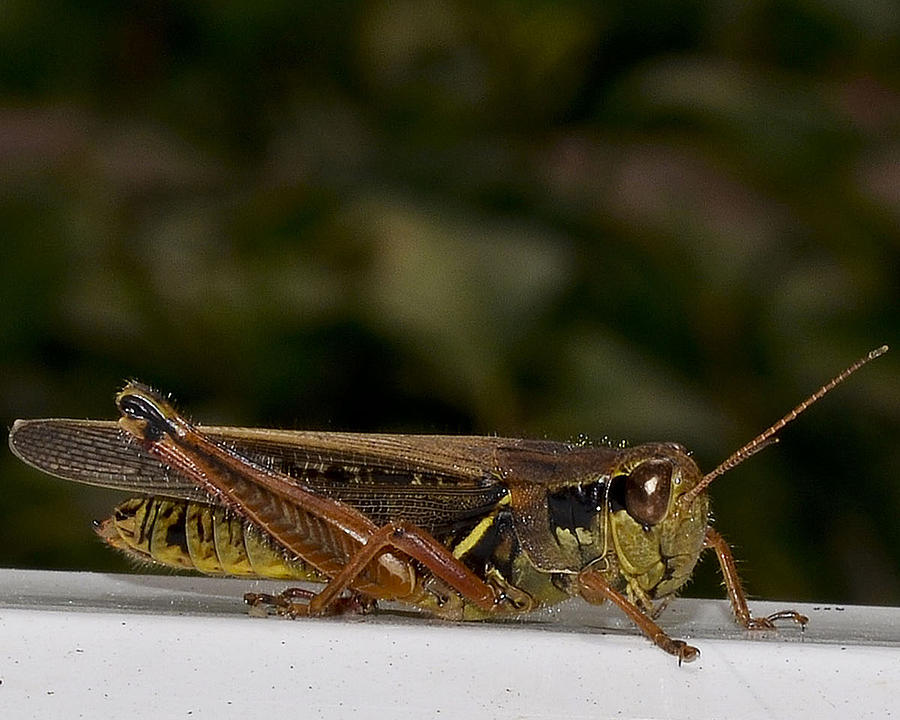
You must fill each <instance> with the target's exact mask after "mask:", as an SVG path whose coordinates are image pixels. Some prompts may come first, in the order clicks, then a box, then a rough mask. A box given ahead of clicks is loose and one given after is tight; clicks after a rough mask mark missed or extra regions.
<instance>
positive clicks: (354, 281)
mask: <svg viewBox="0 0 900 720" xmlns="http://www.w3.org/2000/svg"><path fill="white" fill-rule="evenodd" d="M898 260H900V9H898V7H897V5H896V4H895V3H893V2H890V1H888V0H870V1H868V2H861V3H848V2H843V3H835V2H828V1H827V0H804V1H803V2H800V1H796V2H760V1H750V2H740V3H729V2H725V3H722V2H700V1H694V2H686V1H675V2H659V1H655V2H654V1H644V2H640V1H639V2H605V3H594V2H541V1H539V0H537V1H532V2H510V1H507V2H483V3H469V2H441V1H439V0H435V1H428V2H367V3H361V2H335V3H302V2H296V1H291V2H286V1H279V0H270V1H269V2H259V3H255V4H251V3H238V2H219V3H204V2H198V3H185V2H166V1H163V0H157V1H149V0H148V1H145V2H126V3H122V2H102V1H100V2H97V1H95V2H82V3H74V2H65V1H64V0H58V1H57V2H52V1H44V2H42V1H40V0H37V1H36V0H29V1H28V2H24V1H23V0H7V1H6V2H4V3H3V9H2V11H0V421H2V423H3V424H4V425H5V426H6V427H9V425H10V424H11V423H12V421H13V420H14V419H15V418H16V417H48V416H51V417H52V416H69V417H97V418H113V417H115V411H114V407H113V402H112V398H113V394H114V392H115V391H116V389H117V388H119V387H120V386H121V384H122V382H123V380H124V379H125V378H129V377H137V378H140V379H142V380H144V381H146V382H149V383H152V384H154V385H156V386H158V387H160V388H162V389H164V390H167V391H171V392H172V393H173V394H174V395H175V397H176V398H177V399H178V400H179V401H180V404H181V406H182V407H183V408H184V409H185V410H186V411H188V412H189V413H190V414H191V415H192V416H193V417H194V418H195V419H196V420H198V421H202V422H206V423H218V424H235V425H267V426H281V427H295V428H315V429H343V430H358V431H417V432H441V433H457V432H459V433H479V434H489V433H500V434H506V435H516V436H529V437H547V438H553V439H561V440H566V439H571V438H575V437H578V436H579V435H582V434H583V435H586V436H588V437H589V438H592V439H594V440H597V441H599V440H600V439H601V438H603V437H604V436H609V437H610V438H611V439H612V440H613V441H618V440H620V439H627V440H628V441H629V442H634V443H637V442H642V441H647V440H677V441H680V442H682V443H684V444H685V445H687V446H688V447H689V448H691V449H693V450H694V452H695V457H696V458H697V460H698V462H699V464H700V465H701V467H703V468H705V469H711V468H712V467H713V466H714V465H715V464H717V463H718V462H719V461H721V460H723V459H724V458H725V456H726V455H728V454H729V453H731V452H732V451H733V450H734V449H736V448H737V447H738V446H740V445H741V444H743V443H744V442H746V441H747V440H749V439H750V438H751V437H753V436H754V435H755V434H756V433H758V432H759V431H761V430H762V429H764V428H765V427H766V426H767V425H769V424H770V423H771V422H773V421H774V420H776V419H777V418H778V417H780V416H781V415H782V414H783V413H785V412H786V411H787V410H788V409H789V408H791V407H793V405H794V404H796V403H797V402H798V401H799V400H800V399H802V398H803V397H805V396H806V395H807V394H808V393H810V392H812V391H813V390H814V389H815V388H817V387H818V386H819V385H820V384H821V383H822V382H824V381H825V380H827V379H828V378H829V377H830V376H831V375H833V374H835V373H836V372H837V371H839V370H840V369H841V368H843V367H844V366H846V365H847V364H849V363H850V362H852V361H853V360H854V359H856V358H857V357H859V356H860V355H862V354H864V353H865V352H866V351H868V350H869V349H871V348H872V347H876V346H878V345H880V344H882V343H885V342H886V343H890V344H895V345H896V344H898V339H900V338H898V307H900V305H898V299H900V271H898V269H900V262H898ZM898 351H900V347H898V348H896V349H895V351H894V352H893V353H889V354H888V355H887V356H886V357H885V358H883V359H881V360H879V361H877V362H876V363H874V364H873V365H872V366H871V367H870V368H867V369H866V370H865V371H863V372H862V373H860V374H859V375H858V376H856V377H855V378H854V379H853V380H852V381H851V382H850V383H849V384H848V385H846V386H844V387H842V388H840V389H839V390H838V391H836V392H835V393H834V394H833V395H831V396H829V397H828V398H827V399H826V400H825V401H823V402H822V403H820V404H819V405H818V406H816V407H815V408H814V409H813V410H811V411H809V412H808V413H807V414H806V415H805V416H804V417H803V419H802V420H801V421H799V422H797V423H795V424H794V425H792V426H791V427H790V428H788V429H787V430H785V431H784V432H783V433H782V443H781V444H780V445H778V446H776V447H774V448H770V449H767V450H766V451H765V452H764V453H762V454H761V455H759V456H757V457H755V458H753V459H752V460H751V461H749V462H748V463H746V464H745V465H744V466H742V467H741V468H740V469H738V470H735V471H733V472H732V473H731V474H730V475H728V476H726V477H725V478H723V479H721V480H720V481H718V482H717V484H716V485H715V486H714V487H713V492H712V495H713V499H714V508H715V512H716V522H717V527H718V528H719V529H720V530H721V531H722V533H723V534H724V535H725V536H726V537H727V538H728V539H729V540H731V541H732V542H734V543H735V545H736V546H737V547H736V552H737V555H738V557H739V558H741V559H742V560H743V561H744V562H743V564H742V568H743V570H744V573H745V575H746V578H747V582H748V585H749V588H750V590H751V592H752V593H753V594H755V595H757V596H766V597H773V598H784V599H796V600H812V601H828V602H844V603H892V604H898V603H900V483H898V477H897V471H898V468H900V454H898V444H897V436H898V429H900V383H898V380H900V353H898ZM0 490H2V492H0V566H5V567H33V568H37V567H41V568H79V569H94V570H110V569H112V570H120V571H121V570H125V569H127V568H128V563H127V562H125V561H124V560H121V559H120V558H118V557H117V556H116V555H115V554H113V553H112V552H110V551H107V550H106V549H105V548H104V547H102V546H101V544H100V542H99V540H97V539H96V538H95V537H94V535H93V533H92V532H91V527H90V521H91V520H92V519H94V518H100V517H103V516H104V515H105V514H106V513H107V512H108V511H109V509H110V508H111V507H112V506H113V504H114V503H115V502H117V501H118V500H119V499H120V498H119V496H117V495H115V494H114V493H109V492H104V491H102V490H95V489H91V488H83V487H78V486H74V485H68V484H66V483H64V482H61V481H58V480H54V479H51V478H47V477H44V476H43V475H41V474H39V473H37V472H35V471H32V470H30V469H28V468H26V467H25V466H23V465H22V464H20V463H18V462H17V461H16V460H15V459H14V458H13V457H12V455H11V454H10V453H9V452H8V451H7V450H5V449H4V451H3V452H2V453H0ZM714 566H715V563H714V562H713V561H712V559H711V558H709V559H707V562H706V563H704V567H703V569H702V570H701V571H700V572H699V579H698V580H697V582H696V583H695V585H694V586H693V587H692V588H689V590H688V593H689V594H708V595H715V596H721V589H720V588H719V587H718V583H719V580H718V578H717V576H716V574H715V572H714V570H715V568H714Z"/></svg>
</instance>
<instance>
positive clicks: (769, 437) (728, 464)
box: [681, 345, 888, 505]
mask: <svg viewBox="0 0 900 720" xmlns="http://www.w3.org/2000/svg"><path fill="white" fill-rule="evenodd" d="M887 351H888V346H887V345H882V346H881V347H880V348H876V349H875V350H872V352H870V353H869V354H868V355H865V356H864V357H861V358H860V359H859V360H857V361H856V362H855V363H853V364H852V365H851V366H850V367H848V368H847V369H846V370H844V372H842V373H841V374H840V375H837V376H835V377H833V378H832V379H831V380H829V381H828V382H827V383H825V384H824V385H823V386H822V387H820V388H819V389H818V390H816V392H814V393H813V394H812V395H810V396H809V397H808V398H806V400H804V401H803V402H802V403H800V404H799V405H798V406H797V407H795V408H794V409H793V410H791V411H790V412H789V413H788V414H787V415H785V416H784V417H783V418H781V420H779V421H778V422H776V423H775V424H774V425H772V426H771V427H770V428H769V429H768V430H766V431H765V432H763V433H760V434H759V435H757V436H756V437H755V438H753V440H751V441H750V442H748V443H747V444H746V445H744V447H742V448H741V449H740V450H738V451H737V452H736V453H734V454H733V455H731V456H730V457H729V458H728V459H727V460H726V461H725V462H723V463H722V464H721V465H719V467H717V468H716V469H715V470H713V471H712V472H710V473H707V474H706V475H704V476H703V479H702V480H701V481H700V482H698V483H697V484H696V485H695V486H694V487H692V488H691V489H690V490H688V491H687V492H686V493H685V494H684V495H682V496H681V502H682V503H684V504H685V505H690V504H691V503H692V502H693V501H694V498H695V497H697V496H698V495H699V494H700V493H701V492H703V491H704V490H705V489H706V488H707V487H709V484H710V483H711V482H712V481H713V480H715V479H716V478H717V477H719V476H720V475H723V474H725V473H726V472H728V471H729V470H731V469H732V468H733V467H735V466H736V465H740V464H741V463H742V462H744V460H746V459H747V458H748V457H750V456H751V455H755V454H756V453H758V452H759V451H760V450H762V449H763V448H764V447H767V446H768V445H771V444H772V443H775V442H778V438H776V437H775V434H776V433H777V432H778V431H779V430H781V428H783V427H784V426H785V425H787V424H788V423H789V422H791V420H794V419H795V418H796V417H797V416H798V415H799V414H800V413H802V412H803V411H804V410H806V408H808V407H809V406H810V405H812V404H813V403H814V402H816V401H817V400H821V399H822V396H823V395H825V393H827V392H828V391H829V390H833V389H834V388H835V387H837V386H838V385H840V384H841V383H842V382H844V380H846V379H847V378H848V377H850V376H851V375H852V374H853V373H855V372H856V371H857V370H859V369H860V368H861V367H862V366H863V365H865V364H866V363H867V362H869V361H870V360H874V359H875V358H877V357H879V356H881V355H884V354H885V353H886V352H887Z"/></svg>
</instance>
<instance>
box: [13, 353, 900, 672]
mask: <svg viewBox="0 0 900 720" xmlns="http://www.w3.org/2000/svg"><path fill="white" fill-rule="evenodd" d="M886 351H887V346H883V347H881V348H878V349H876V350H873V351H872V352H870V353H869V354H868V355H866V356H865V357H863V358H861V359H860V360H858V361H857V362H855V363H853V364H852V365H851V366H850V367H848V368H847V369H846V370H844V371H843V372H842V373H840V374H839V375H837V376H836V377H835V378H833V379H832V380H831V381H829V382H828V383H826V384H825V385H823V386H822V387H821V388H819V390H818V391H816V392H815V393H813V394H812V395H811V396H810V397H808V398H807V399H806V400H804V401H803V402H802V403H800V404H799V405H798V406H797V407H795V408H794V409H793V410H791V411H790V412H789V413H788V414H787V415H785V416H784V417H783V418H781V419H780V420H779V421H778V422H776V423H775V424H773V425H772V426H771V427H769V428H768V429H767V430H766V431H765V432H763V433H761V434H760V435H759V436H757V437H756V438H754V439H753V440H752V441H751V442H749V443H747V444H746V445H745V446H744V447H742V448H741V449H740V450H738V451H737V452H735V453H734V454H733V455H731V456H730V457H729V458H728V459H727V460H725V461H724V462H723V463H721V464H720V465H719V466H718V467H717V468H715V469H714V470H713V471H712V472H710V473H707V474H706V475H703V474H702V473H701V472H700V470H699V468H698V467H697V465H696V463H695V462H694V461H693V460H692V459H691V457H690V455H689V454H688V452H687V450H685V448H684V447H682V446H681V445H679V444H677V443H672V442H661V443H651V444H644V445H637V446H634V447H631V448H614V447H605V446H604V447H599V446H598V447H594V446H590V445H586V444H583V443H582V444H573V443H563V442H549V441H543V440H523V439H512V438H501V437H477V436H441V435H386V434H385V435H379V434H354V433H340V432H305V431H286V430H271V429H251V428H236V427H211V426H210V427H204V426H200V425H193V424H192V423H190V422H188V421H187V420H186V419H185V418H184V417H183V416H182V415H180V414H179V413H178V412H177V411H176V410H175V408H174V407H173V405H172V404H171V402H170V401H169V400H168V399H166V398H164V397H163V396H162V395H160V394H159V393H157V392H155V391H153V390H152V389H150V388H149V387H147V386H145V385H142V384H140V383H138V382H129V383H128V384H127V385H126V386H125V388H124V389H123V390H122V391H121V392H119V393H118V395H117V396H116V404H117V406H118V409H119V412H120V418H119V420H118V421H117V422H116V421H99V420H65V419H44V420H17V421H16V422H15V424H14V426H13V428H12V431H11V433H10V437H9V443H10V447H11V448H12V451H13V452H14V453H15V454H16V455H17V456H18V457H19V458H21V459H22V460H23V461H25V462H26V463H28V464H30V465H33V466H34V467H36V468H38V469H40V470H43V471H45V472H47V473H50V474H51V475H56V476H58V477H62V478H65V479H67V480H74V481H76V482H81V483H86V484H91V485H101V486H105V487H111V488H116V489H119V490H128V491H132V492H133V493H136V494H139V495H140V497H137V498H133V499H130V500H127V501H126V502H124V503H122V504H121V505H119V506H118V507H117V508H116V510H115V513H114V515H113V516H112V517H111V518H109V519H107V520H105V521H104V522H102V523H99V524H97V531H98V533H99V534H100V536H101V537H102V538H103V539H104V540H106V541H107V542H108V543H109V544H110V545H112V546H113V547H115V548H117V549H119V550H122V551H124V552H126V553H127V554H129V555H131V556H132V557H134V558H137V559H139V560H143V561H148V562H152V563H158V564H161V565H164V566H169V567H175V568H182V569H184V568H187V569H193V570H197V571H200V572H202V573H206V574H212V575H236V576H245V577H264V578H276V579H281V580H287V581H312V582H317V583H322V584H324V588H323V589H321V590H320V591H319V592H317V593H314V592H311V591H308V590H305V589H299V588H293V589H289V590H286V591H285V592H283V593H282V594H280V595H264V594H247V595H246V596H245V600H246V602H248V603H249V604H250V605H252V606H256V607H257V608H262V609H263V610H264V611H266V610H268V609H270V608H274V609H275V611H276V612H278V613H280V614H284V615H289V616H299V615H313V616H315V615H323V614H326V613H334V612H341V611H367V610H370V609H372V608H373V607H374V606H375V603H376V602H377V601H379V600H392V601H400V602H403V603H407V604H410V605H414V606H417V607H419V608H422V609H424V610H426V611H428V612H430V613H432V614H433V615H436V616H438V617H442V618H448V619H452V620H481V619H486V618H492V617H496V616H500V615H509V614H516V613H526V612H528V611H531V610H534V609H536V608H538V607H541V606H547V605H552V604H554V603H558V602H560V601H562V600H564V599H567V598H569V597H572V596H579V597H581V598H583V599H584V600H586V601H588V602H590V603H595V604H600V603H603V602H605V601H609V602H611V603H613V604H614V605H616V606H618V607H619V608H620V609H621V610H622V611H623V612H624V613H625V614H626V615H627V616H628V617H629V618H630V619H631V620H632V621H633V622H634V624H635V625H636V626H637V627H638V628H639V629H640V630H641V631H642V632H643V633H644V634H645V635H646V636H647V637H648V638H649V639H650V640H651V641H652V642H654V643H655V644H656V645H657V646H659V647H660V648H662V649H663V650H664V651H666V652H667V653H670V654H672V655H674V656H675V657H676V658H677V659H678V662H679V664H680V663H681V662H685V661H691V660H693V659H695V658H696V657H697V655H698V654H699V650H698V649H697V648H695V647H693V646H691V645H688V644H687V643H686V642H684V641H682V640H677V639H673V638H672V637H670V636H669V635H668V634H667V633H666V632H665V631H664V630H663V629H662V628H661V627H660V626H659V625H657V623H656V621H655V618H656V615H657V614H658V613H659V611H660V610H661V609H662V608H663V607H664V606H665V604H666V603H667V602H668V601H669V599H671V598H672V597H673V596H674V595H675V593H676V592H677V591H678V590H679V589H680V588H681V587H682V586H683V585H684V584H685V583H686V582H687V580H688V579H689V578H690V576H691V574H692V572H693V570H694V566H695V565H696V563H697V560H698V558H699V557H700V555H701V553H702V552H703V551H704V550H705V549H712V550H713V551H714V552H715V554H716V556H717V557H718V560H719V564H720V567H721V570H722V575H723V577H724V584H725V588H726V591H727V594H728V598H729V600H730V602H731V607H732V610H733V613H734V618H735V620H736V621H737V622H738V623H739V624H740V625H742V626H744V627H745V628H747V629H749V630H754V629H769V628H773V627H774V623H775V622H776V621H780V620H787V621H791V622H794V623H798V624H799V625H800V626H801V627H803V626H805V624H806V622H807V618H806V617H804V616H803V615H801V614H799V613H797V612H795V611H793V610H784V611H781V612H777V613H774V614H772V615H769V616H767V617H754V616H753V615H751V613H750V610H749V608H748V605H747V598H746V594H745V592H744V590H743V588H742V585H741V582H740V579H739V577H738V573H737V569H736V566H735V561H734V557H733V555H732V552H731V549H730V548H729V546H728V544H727V543H726V542H725V540H724V539H723V538H722V536H721V535H720V534H719V533H718V532H717V531H716V530H715V529H713V528H712V527H711V526H710V516H709V500H708V497H707V488H708V486H709V485H710V483H711V482H713V480H715V479H716V478H717V477H719V476H720V475H722V474H723V473H725V472H726V471H728V470H730V469H731V468H733V467H734V466H736V465H738V464H739V463H741V462H743V461H744V460H746V459H747V458H748V457H750V456H751V455H753V454H754V453H756V452H758V451H759V450H760V449H762V448H763V447H766V446H767V445H769V444H771V443H773V442H776V441H777V438H776V434H777V433H778V432H779V431H780V430H781V429H782V428H783V427H784V426H785V425H786V424H787V423H789V422H791V421H792V420H794V419H795V418H796V417H797V416H798V415H799V414H800V413H801V412H803V411H804V410H805V409H806V408H807V407H809V406H810V405H812V404H813V403H814V402H816V401H817V400H819V399H820V398H821V397H822V396H823V395H825V393H827V392H828V391H830V390H831V389H833V388H834V387H835V386H836V385H838V384H839V383H841V382H843V381H844V380H845V379H846V378H847V377H848V376H849V375H850V374H852V373H853V372H855V371H856V370H858V369H859V368H860V367H862V366H863V365H864V364H865V363H867V362H869V361H870V360H872V359H874V358H876V357H878V356H879V355H882V354H883V353H884V352H886Z"/></svg>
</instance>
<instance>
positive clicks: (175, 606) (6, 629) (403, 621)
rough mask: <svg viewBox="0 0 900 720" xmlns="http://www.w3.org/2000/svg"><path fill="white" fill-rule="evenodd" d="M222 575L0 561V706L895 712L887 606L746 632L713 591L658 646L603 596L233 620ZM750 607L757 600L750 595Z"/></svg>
mask: <svg viewBox="0 0 900 720" xmlns="http://www.w3.org/2000/svg"><path fill="white" fill-rule="evenodd" d="M261 587H265V588H271V587H274V586H272V585H271V584H268V583H266V584H259V583H253V582H246V581H241V580H216V579H209V578H184V577H161V576H113V575H97V574H90V573H48V572H36V571H13V570H0V681H2V684H0V715H2V717H4V718H76V717H85V718H111V717H116V718H119V717H121V718H143V717H153V718H172V717H191V718H209V717H213V718H219V719H221V718H232V717H233V718H257V717H260V718H267V720H268V719H274V718H294V717H296V718H320V717H322V718H343V717H348V718H349V717H354V718H367V717H372V718H395V717H402V718H416V719H418V718H500V717H502V718H504V719H506V718H509V719H513V718H567V719H568V718H572V719H573V718H592V719H597V718H679V719H681V720H683V719H685V718H803V717H809V718H847V717H853V718H862V717H878V718H883V717H890V716H891V713H894V714H895V715H896V714H898V713H900V610H897V609H894V608H861V607H846V608H839V607H834V606H831V607H828V606H815V605H797V606H795V609H797V610H799V611H801V612H804V613H806V614H808V615H809V616H810V625H809V628H808V629H807V631H806V632H805V633H800V631H799V630H797V629H796V628H793V627H787V628H784V629H782V630H781V631H780V632H778V633H767V634H763V635H760V634H754V635H753V636H752V637H748V636H747V634H746V633H744V632H743V631H742V630H740V629H739V628H736V627H734V626H733V624H732V623H731V622H730V616H729V611H728V607H727V605H726V604H725V603H724V602H710V601H698V600H678V601H676V602H674V603H672V606H671V607H670V608H669V609H668V610H667V611H666V612H665V613H664V615H663V616H662V624H663V625H664V627H666V628H667V629H668V630H670V631H671V633H672V634H673V635H674V636H675V637H679V638H683V639H689V640H691V642H692V644H695V645H697V646H698V647H699V648H700V649H701V651H702V655H701V657H700V658H699V659H698V660H697V661H696V662H694V663H692V664H689V665H684V666H682V667H680V668H679V667H678V665H677V663H676V661H675V660H674V659H673V658H671V657H669V656H667V655H665V654H664V653H662V652H661V651H660V650H658V649H656V648H655V647H653V646H652V645H651V644H650V643H649V642H648V641H647V640H645V639H644V638H643V637H641V636H640V635H638V634H637V633H636V631H634V630H633V629H632V628H631V627H630V626H629V624H628V623H627V621H625V620H623V619H622V618H620V617H619V616H618V615H617V613H616V612H615V611H614V610H613V609H605V608H604V609H597V608H590V607H587V606H585V605H583V604H582V603H574V604H571V605H567V606H566V607H565V608H564V609H563V610H562V611H560V612H558V613H544V614H543V615H540V616H537V617H534V618H530V619H529V621H528V622H514V623H491V624H485V623H480V624H467V625H455V624H450V623H444V622H439V621H433V620H428V619H425V618H421V617H416V616H409V615H401V614H396V613H391V612H385V613H380V614H377V615H374V616H368V617H365V618H359V617H353V618H328V619H317V620H298V621H294V622H289V621H286V620H281V619H278V618H268V619H257V618H250V617H248V616H247V614H246V611H245V608H244V607H243V605H242V603H241V601H240V598H241V595H242V593H243V592H245V591H247V590H251V589H259V588H261ZM752 607H753V609H754V610H755V611H756V612H757V613H759V614H763V613H766V612H771V611H773V610H775V609H782V605H779V606H778V607H776V605H775V604H773V603H762V602H760V603H754V604H753V605H752Z"/></svg>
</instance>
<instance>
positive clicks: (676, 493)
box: [609, 443, 709, 604]
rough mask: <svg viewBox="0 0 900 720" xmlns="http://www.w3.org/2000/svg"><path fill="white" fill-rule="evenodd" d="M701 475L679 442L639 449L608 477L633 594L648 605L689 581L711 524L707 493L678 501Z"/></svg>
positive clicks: (613, 520) (613, 525)
mask: <svg viewBox="0 0 900 720" xmlns="http://www.w3.org/2000/svg"><path fill="white" fill-rule="evenodd" d="M702 477H703V476H702V474H701V472H700V470H699V468H698V467H697V465H696V463H695V462H694V461H693V460H692V459H691V458H690V457H688V455H687V452H686V451H685V449H684V448H683V447H681V446H680V445H677V444H675V443H658V444H648V445H639V446H637V447H633V448H631V449H629V450H627V451H625V452H624V453H623V454H622V457H621V460H620V461H619V462H618V463H617V464H616V467H615V468H614V469H613V471H612V473H611V476H610V488H609V523H610V529H611V534H612V539H613V545H614V547H615V552H616V556H617V558H618V562H619V569H620V572H621V574H622V576H623V578H624V579H625V581H626V583H627V585H628V590H629V595H631V596H633V597H634V598H635V599H637V600H638V601H639V602H641V603H643V604H648V603H649V602H650V601H652V600H653V599H655V598H663V597H666V596H667V595H671V594H672V593H674V592H675V591H677V590H678V589H679V588H680V587H681V586H682V585H683V584H684V583H685V582H686V581H687V580H688V578H690V576H691V573H692V572H693V570H694V565H696V563H697V559H698V557H699V556H700V551H701V550H702V549H703V538H704V535H705V533H706V528H707V525H708V522H709V518H708V512H709V504H708V500H707V496H706V493H702V494H700V495H699V496H697V497H695V498H694V499H693V502H691V503H683V502H679V500H680V499H681V497H682V496H683V495H684V494H685V493H687V492H688V491H690V490H691V489H692V488H693V487H694V486H695V485H697V484H698V483H699V482H700V481H701V479H702Z"/></svg>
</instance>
